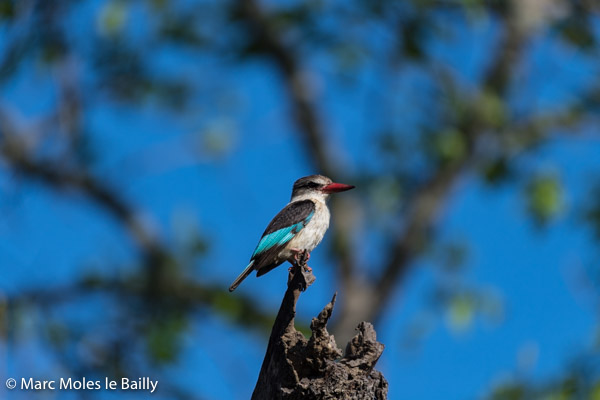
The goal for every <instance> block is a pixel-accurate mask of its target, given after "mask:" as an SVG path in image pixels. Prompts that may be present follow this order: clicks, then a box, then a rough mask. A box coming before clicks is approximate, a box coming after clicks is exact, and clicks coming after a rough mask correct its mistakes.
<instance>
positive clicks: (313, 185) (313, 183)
mask: <svg viewBox="0 0 600 400" xmlns="http://www.w3.org/2000/svg"><path fill="white" fill-rule="evenodd" d="M306 186H308V187H309V188H310V189H316V188H318V187H320V186H321V185H319V184H318V183H317V182H308V184H307V185H306Z"/></svg>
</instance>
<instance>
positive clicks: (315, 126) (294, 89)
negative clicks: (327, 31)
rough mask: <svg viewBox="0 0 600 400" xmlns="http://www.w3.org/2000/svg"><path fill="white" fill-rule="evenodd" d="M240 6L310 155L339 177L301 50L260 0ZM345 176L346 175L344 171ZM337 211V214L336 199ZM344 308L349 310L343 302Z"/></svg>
mask: <svg viewBox="0 0 600 400" xmlns="http://www.w3.org/2000/svg"><path fill="white" fill-rule="evenodd" d="M238 7H239V9H240V11H241V14H242V15H243V16H244V17H245V20H246V21H247V23H248V25H249V28H250V31H251V34H252V35H253V36H254V40H255V41H256V43H257V44H258V47H259V48H260V49H261V50H262V52H263V53H264V54H266V55H267V56H269V57H270V58H271V59H272V60H273V62H274V64H275V66H276V67H277V68H278V69H279V71H280V72H281V74H282V77H283V83H284V85H285V88H286V89H287V93H288V94H289V97H290V103H291V106H292V109H293V113H294V119H295V122H296V125H297V127H298V132H299V134H300V135H301V137H302V138H304V140H305V142H306V145H307V146H306V147H307V149H308V150H309V151H308V154H307V155H308V156H309V157H310V158H312V163H313V165H314V166H315V168H316V169H317V171H318V172H319V173H321V174H324V175H327V176H330V177H338V176H339V175H340V171H338V170H337V169H336V167H335V166H334V164H333V163H331V161H330V160H331V158H330V154H331V153H330V150H329V149H328V144H327V141H326V139H325V138H326V137H328V135H327V132H326V131H325V122H324V121H323V120H322V118H321V116H320V115H319V112H318V111H317V110H318V109H319V107H318V105H317V103H316V99H315V93H314V92H313V90H312V88H311V84H310V79H309V74H308V71H307V70H306V69H305V68H304V67H303V66H302V63H301V61H300V59H299V54H298V52H297V49H294V48H292V45H291V44H287V43H285V42H284V41H283V39H282V37H281V35H280V34H279V33H278V32H277V31H276V30H275V29H274V28H273V24H272V23H271V21H270V19H269V16H268V15H267V13H266V12H265V11H264V10H263V9H262V7H261V5H260V3H259V2H258V1H256V0H240V1H238ZM342 175H343V174H342ZM333 201H334V206H333V207H332V208H333V212H334V213H335V209H336V207H335V199H334V200H333ZM340 229H341V228H340V226H339V225H336V224H334V225H333V229H332V231H333V236H334V237H335V240H336V242H337V245H338V247H339V248H341V249H345V250H346V251H341V252H338V253H337V257H338V260H339V265H338V268H339V276H340V283H341V285H342V287H343V288H344V289H347V290H343V291H345V292H349V291H350V288H351V287H352V286H354V285H353V283H352V280H353V279H354V274H355V268H356V267H355V261H354V260H355V258H354V257H353V254H352V253H351V251H350V249H351V247H352V246H351V243H350V240H351V236H350V235H346V234H344V233H343V232H341V231H340ZM339 308H340V309H342V310H343V309H345V308H346V307H345V306H344V304H343V301H342V305H340V307H339Z"/></svg>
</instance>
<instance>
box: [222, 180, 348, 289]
mask: <svg viewBox="0 0 600 400" xmlns="http://www.w3.org/2000/svg"><path fill="white" fill-rule="evenodd" d="M350 189H354V186H352V185H346V184H343V183H335V182H333V181H332V180H331V179H330V178H328V177H326V176H323V175H309V176H305V177H303V178H300V179H298V180H297V181H296V182H294V186H293V188H292V198H291V200H290V202H289V203H288V204H287V205H286V206H285V207H284V208H283V209H282V210H281V211H280V212H279V213H278V214H277V215H276V216H275V217H274V218H273V219H272V220H271V222H270V223H269V225H268V226H267V228H266V229H265V231H264V233H263V234H262V237H261V238H260V240H259V242H258V244H257V245H256V248H255V249H254V252H253V253H252V256H251V257H250V263H249V264H248V266H247V267H246V268H245V269H244V271H243V272H242V273H241V274H240V275H239V276H238V277H237V278H236V279H235V281H233V283H232V284H231V286H230V287H229V291H230V292H233V291H234V290H235V289H236V288H237V287H238V286H239V285H240V283H242V281H243V280H244V279H246V278H247V277H248V275H250V274H251V273H252V271H256V276H262V275H264V274H266V273H267V272H269V271H271V270H272V269H273V268H275V267H277V266H279V265H281V264H283V263H284V262H285V261H289V262H290V263H291V264H292V265H296V264H297V263H298V262H299V257H300V256H301V254H303V253H304V252H306V258H307V260H308V258H310V252H311V251H313V250H314V248H315V247H317V245H318V244H319V243H321V240H322V239H323V236H324V235H325V232H326V231H327V228H329V217H330V214H329V208H327V204H326V201H327V198H328V197H329V195H330V194H331V193H338V192H345V191H346V190H350Z"/></svg>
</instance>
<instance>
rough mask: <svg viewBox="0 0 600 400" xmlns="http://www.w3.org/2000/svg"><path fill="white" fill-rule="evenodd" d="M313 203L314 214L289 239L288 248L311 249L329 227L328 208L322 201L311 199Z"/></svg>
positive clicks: (321, 238)
mask: <svg viewBox="0 0 600 400" xmlns="http://www.w3.org/2000/svg"><path fill="white" fill-rule="evenodd" d="M312 200H313V201H314V203H315V215H313V217H312V218H311V219H310V221H309V223H308V224H306V226H305V227H304V229H302V230H301V231H300V232H298V234H297V235H296V236H295V237H294V238H293V239H292V240H290V245H289V246H287V247H288V248H295V249H299V250H304V249H306V250H308V251H309V252H311V251H313V249H314V248H315V247H317V245H318V244H319V243H321V240H323V236H325V232H327V228H329V209H328V208H327V205H326V204H325V202H324V201H321V200H315V199H312Z"/></svg>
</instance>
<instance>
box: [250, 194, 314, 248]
mask: <svg viewBox="0 0 600 400" xmlns="http://www.w3.org/2000/svg"><path fill="white" fill-rule="evenodd" d="M314 214H315V204H314V203H313V202H312V201H310V200H303V201H298V202H294V203H291V204H288V205H287V206H286V207H285V208H284V209H283V210H281V211H280V212H279V214H277V215H276V216H275V218H273V220H272V221H271V223H270V224H269V226H268V227H267V229H266V230H265V232H264V233H263V236H262V238H261V239H260V242H258V245H257V246H256V249H255V250H254V253H252V258H255V257H257V256H259V255H262V254H265V253H267V252H269V251H270V250H275V249H278V248H281V247H283V246H285V245H286V244H287V243H288V242H289V241H290V240H292V239H293V238H294V236H296V234H297V233H298V232H300V231H301V230H302V229H303V228H304V227H305V226H306V225H307V224H308V223H309V222H310V220H311V218H312V217H313V215H314Z"/></svg>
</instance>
